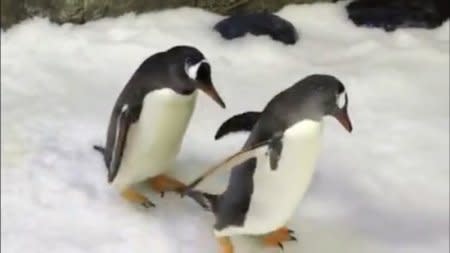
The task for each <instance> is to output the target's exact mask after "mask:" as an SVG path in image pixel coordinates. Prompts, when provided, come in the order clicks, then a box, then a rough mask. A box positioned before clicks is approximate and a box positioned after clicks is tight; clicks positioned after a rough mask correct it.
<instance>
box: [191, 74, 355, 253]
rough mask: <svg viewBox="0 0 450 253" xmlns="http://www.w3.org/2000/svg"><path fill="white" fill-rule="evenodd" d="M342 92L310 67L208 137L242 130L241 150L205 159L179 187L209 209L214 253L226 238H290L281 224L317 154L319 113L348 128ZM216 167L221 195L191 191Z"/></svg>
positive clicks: (227, 251) (227, 246)
mask: <svg viewBox="0 0 450 253" xmlns="http://www.w3.org/2000/svg"><path fill="white" fill-rule="evenodd" d="M347 108H348V96H347V93H346V91H345V87H344V85H343V84H342V83H341V82H340V81H339V80H338V79H337V78H336V77H334V76H330V75H325V74H314V75H310V76H307V77H305V78H304V79H302V80H300V81H298V82H297V83H295V84H294V85H292V86H291V87H289V88H287V89H286V90H284V91H282V92H281V93H279V94H277V95H276V96H275V97H273V99H272V100H271V101H270V102H269V103H268V104H267V105H266V107H265V108H264V110H262V112H257V111H252V112H247V113H243V114H239V115H236V116H234V117H232V118H230V119H229V120H227V121H225V123H224V124H223V125H222V126H221V127H220V128H219V130H218V132H217V134H216V139H217V138H220V137H222V136H224V135H226V134H228V133H232V132H237V131H250V135H249V137H248V138H247V140H246V142H245V144H244V145H243V147H242V149H241V150H240V151H239V152H237V153H235V154H233V155H231V156H229V157H227V158H226V159H224V160H223V161H222V162H220V163H218V164H216V165H214V166H212V167H211V168H210V169H208V170H207V171H206V172H205V173H204V174H203V175H202V176H200V177H198V178H197V179H196V180H194V181H193V182H192V183H191V184H189V185H188V187H187V188H186V191H185V192H184V194H186V195H189V196H197V197H198V196H201V197H202V199H201V201H202V202H203V203H202V205H203V207H206V208H207V209H209V210H210V211H212V212H213V214H214V215H215V220H216V221H215V225H214V234H215V236H216V237H217V239H218V242H219V245H220V252H221V253H233V252H234V250H233V245H232V242H231V239H230V237H232V236H236V235H251V236H260V237H261V238H262V242H263V243H264V245H265V246H268V247H281V248H283V243H285V242H288V241H295V240H296V238H295V235H294V231H292V230H290V229H288V228H287V227H286V223H287V222H288V221H289V219H290V218H291V217H292V215H293V214H294V212H295V209H296V207H297V205H298V204H299V202H300V201H301V200H302V198H303V196H304V194H305V192H306V191H307V189H308V188H309V185H310V183H311V180H312V178H313V174H314V170H315V164H316V161H317V159H318V156H319V153H320V147H321V145H320V142H321V136H322V129H323V124H324V122H323V118H324V117H325V116H332V117H334V118H336V119H337V120H338V121H339V122H340V123H341V124H342V126H343V127H344V128H345V129H346V130H347V131H348V132H351V131H352V129H353V127H352V123H351V121H350V118H349V116H348V113H347ZM219 169H231V174H230V178H229V180H228V185H227V187H226V189H225V191H224V192H222V193H221V194H209V193H205V192H201V191H198V190H195V187H196V186H197V185H198V184H199V183H201V182H202V181H203V180H204V179H205V178H207V177H208V176H209V175H211V174H212V173H214V172H215V171H217V170H219Z"/></svg>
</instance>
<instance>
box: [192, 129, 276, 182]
mask: <svg viewBox="0 0 450 253" xmlns="http://www.w3.org/2000/svg"><path fill="white" fill-rule="evenodd" d="M282 138H283V135H275V136H273V137H272V138H271V139H269V140H266V141H262V142H259V143H257V144H255V145H253V146H251V147H248V148H245V149H243V150H241V151H239V152H237V153H235V154H233V155H231V156H229V157H227V158H225V159H224V160H223V161H222V162H220V163H218V164H216V165H214V166H212V167H210V168H209V169H208V170H207V171H206V172H205V173H203V175H201V176H200V177H198V178H197V179H196V180H194V181H192V183H190V184H189V185H188V186H187V189H188V190H189V189H193V188H194V187H196V186H197V185H198V184H199V183H201V182H202V181H203V180H204V179H205V178H206V177H208V176H210V175H211V174H213V173H214V172H216V171H217V170H219V169H227V168H228V169H232V168H234V167H236V166H237V165H239V164H241V163H243V162H245V161H246V160H248V159H250V158H252V157H255V156H258V154H260V152H264V153H266V154H268V155H270V156H271V160H272V159H276V162H275V161H273V162H272V161H271V164H272V163H273V164H276V165H277V164H278V158H279V157H277V155H276V154H277V153H278V152H281V148H280V145H281V144H282ZM273 152H274V154H272V153H273ZM272 157H273V158H272ZM272 169H276V167H275V168H274V167H272Z"/></svg>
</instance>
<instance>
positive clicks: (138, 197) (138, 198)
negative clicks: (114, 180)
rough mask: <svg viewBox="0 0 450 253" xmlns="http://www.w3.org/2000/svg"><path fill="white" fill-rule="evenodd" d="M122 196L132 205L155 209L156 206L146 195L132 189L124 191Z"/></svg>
mask: <svg viewBox="0 0 450 253" xmlns="http://www.w3.org/2000/svg"><path fill="white" fill-rule="evenodd" d="M121 195H122V197H123V198H125V199H126V200H128V201H130V202H132V203H137V204H141V205H142V206H144V207H145V208H149V207H155V204H153V203H152V202H151V201H150V200H148V199H147V198H146V197H145V196H144V195H142V194H141V193H139V192H137V191H136V190H133V189H131V188H127V189H125V190H124V191H122V192H121Z"/></svg>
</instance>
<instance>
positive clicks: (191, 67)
mask: <svg viewBox="0 0 450 253" xmlns="http://www.w3.org/2000/svg"><path fill="white" fill-rule="evenodd" d="M204 62H207V61H206V60H202V61H199V62H197V63H195V64H191V63H190V62H189V61H186V62H185V64H184V71H186V74H187V76H188V77H189V78H190V79H193V80H195V79H197V72H198V68H200V65H201V64H202V63H204Z"/></svg>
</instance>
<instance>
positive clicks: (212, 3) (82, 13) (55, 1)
mask: <svg viewBox="0 0 450 253" xmlns="http://www.w3.org/2000/svg"><path fill="white" fill-rule="evenodd" d="M326 1H328V2H329V1H332V0H1V7H2V8H1V9H2V12H1V15H2V17H1V27H2V28H8V27H10V26H11V25H12V24H16V23H18V22H20V21H21V20H23V19H25V18H27V17H32V16H42V17H50V20H52V21H54V22H57V23H66V22H70V23H76V24H82V23H85V22H87V21H90V20H95V19H99V18H102V17H115V16H119V15H123V14H125V13H129V12H135V13H144V12H148V11H155V10H161V9H169V8H177V7H181V6H190V7H199V8H202V9H206V10H208V11H212V12H215V13H219V14H222V15H232V14H236V13H254V12H259V11H264V10H266V11H270V12H275V11H278V10H279V9H280V8H282V7H283V6H285V5H287V4H293V3H296V4H301V3H312V2H326Z"/></svg>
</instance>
